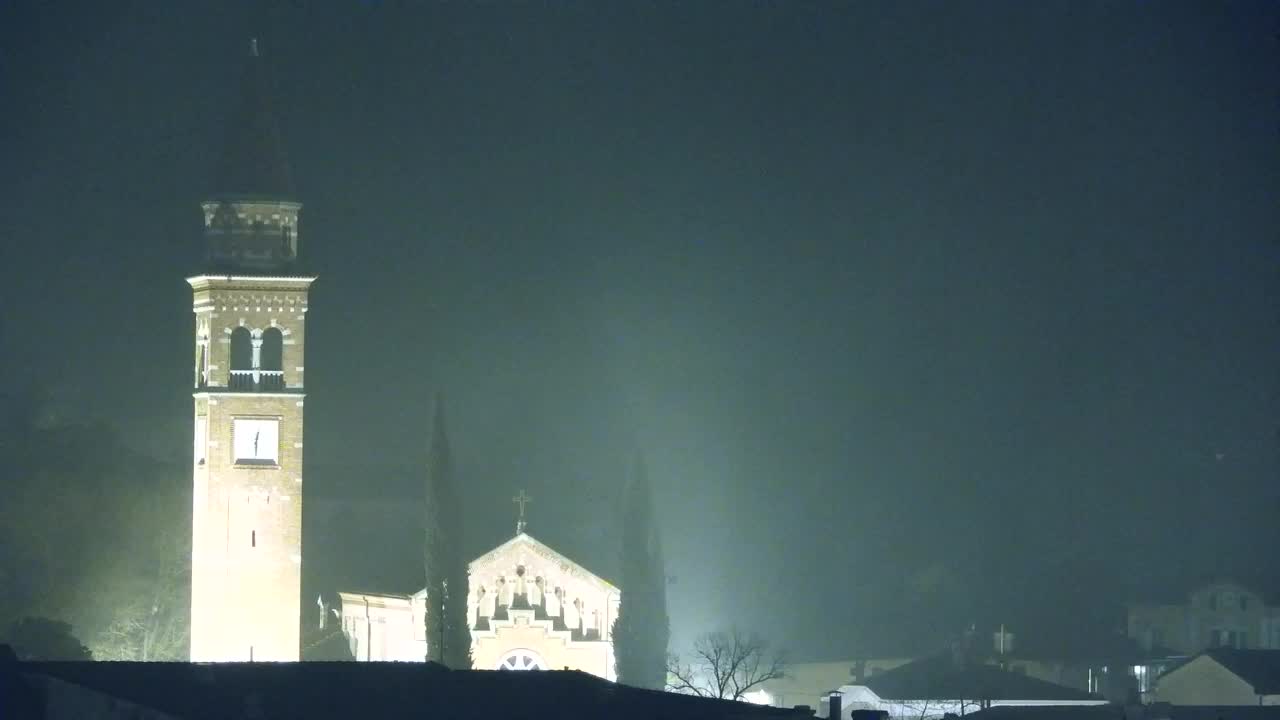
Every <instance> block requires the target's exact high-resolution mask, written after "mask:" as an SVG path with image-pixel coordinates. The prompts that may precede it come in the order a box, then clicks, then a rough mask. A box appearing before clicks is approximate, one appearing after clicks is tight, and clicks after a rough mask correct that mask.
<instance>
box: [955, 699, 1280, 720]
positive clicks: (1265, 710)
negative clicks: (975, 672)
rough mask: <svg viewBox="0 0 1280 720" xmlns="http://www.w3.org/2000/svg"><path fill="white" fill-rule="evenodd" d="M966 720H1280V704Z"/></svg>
mask: <svg viewBox="0 0 1280 720" xmlns="http://www.w3.org/2000/svg"><path fill="white" fill-rule="evenodd" d="M965 720H1280V705H1270V706H1262V707H1256V706H1255V707H1240V706H1230V707H1223V706H1218V705H1167V704H1164V703H1158V704H1154V705H1121V704H1111V705H1093V706H1090V707H1056V706H1040V707H1026V706H1024V707H993V708H991V709H989V710H980V711H978V712H977V713H975V714H973V715H969V716H966V717H965Z"/></svg>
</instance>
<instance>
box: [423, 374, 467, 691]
mask: <svg viewBox="0 0 1280 720" xmlns="http://www.w3.org/2000/svg"><path fill="white" fill-rule="evenodd" d="M432 425H433V426H432V436H431V447H430V449H429V450H428V457H427V482H426V484H427V487H426V508H425V511H426V512H425V514H426V517H425V523H424V526H425V530H426V532H425V537H424V539H423V566H424V568H423V569H424V570H425V571H426V578H427V611H426V617H425V619H424V621H425V623H426V634H427V659H428V660H431V661H434V662H438V663H443V664H445V665H447V666H448V667H450V668H453V669H470V668H471V629H470V628H469V627H468V625H467V592H468V578H467V561H466V559H465V557H464V556H463V552H462V542H461V535H462V522H461V517H462V511H461V508H460V507H459V506H458V505H459V503H458V495H457V492H456V491H455V490H454V486H453V457H452V454H451V452H450V449H449V437H448V433H447V431H446V429H445V422H444V403H443V402H442V401H441V399H440V398H439V397H437V398H436V411H435V419H434V421H433V423H432Z"/></svg>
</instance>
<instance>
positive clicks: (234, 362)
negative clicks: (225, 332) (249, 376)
mask: <svg viewBox="0 0 1280 720" xmlns="http://www.w3.org/2000/svg"><path fill="white" fill-rule="evenodd" d="M231 369H232V370H252V369H253V338H252V335H251V334H250V333H249V328H247V327H243V326H241V327H238V328H236V329H235V330H233V331H232V332H231Z"/></svg>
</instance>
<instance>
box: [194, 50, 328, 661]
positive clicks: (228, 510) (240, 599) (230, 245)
mask: <svg viewBox="0 0 1280 720" xmlns="http://www.w3.org/2000/svg"><path fill="white" fill-rule="evenodd" d="M241 90H242V96H241V98H240V106H239V109H238V113H237V114H236V115H234V116H233V118H232V126H231V128H230V133H229V135H228V139H227V145H226V151H225V155H224V156H223V159H222V162H221V164H220V165H219V167H218V172H217V175H216V181H215V184H214V189H213V192H212V193H211V194H210V195H209V197H208V198H207V199H206V200H205V201H204V202H203V203H202V206H203V208H204V236H205V242H206V249H207V254H206V260H205V268H204V272H203V273H201V274H199V275H195V276H193V277H189V278H187V282H188V283H190V285H191V289H192V291H193V293H194V305H193V308H194V311H195V319H196V322H195V330H196V333H195V348H194V349H195V357H194V366H195V367H194V373H193V375H194V378H193V385H194V393H193V397H194V399H195V423H194V430H195V452H194V458H193V474H194V485H195V487H194V493H193V503H192V505H193V507H192V522H191V525H192V538H191V660H192V661H195V662H226V661H248V660H275V661H281V660H297V659H298V655H299V627H300V610H301V608H300V595H301V590H302V573H301V571H302V478H303V475H302V450H303V444H302V437H303V436H302V427H303V426H302V417H303V400H304V399H305V392H304V390H303V387H304V384H303V373H304V369H303V368H304V363H303V352H304V348H305V342H304V341H305V338H306V327H305V326H306V323H305V320H306V313H307V291H308V289H309V288H310V286H311V283H312V281H314V280H315V277H313V276H310V275H306V274H304V273H302V272H301V271H300V269H299V267H298V214H299V212H300V211H301V209H302V205H301V204H300V203H298V202H297V200H296V197H295V194H294V189H293V183H292V179H291V176H290V173H289V166H288V163H287V162H286V160H285V155H284V151H283V146H282V144H281V142H280V135H279V130H278V129H277V127H276V124H275V120H274V118H273V116H272V113H271V109H270V100H271V89H270V87H269V83H268V82H267V75H266V71H265V68H264V67H263V66H262V59H261V58H260V57H259V56H258V48H257V42H256V41H253V42H252V43H251V47H250V53H249V58H248V61H247V65H246V68H245V72H244V77H243V85H242V88H241Z"/></svg>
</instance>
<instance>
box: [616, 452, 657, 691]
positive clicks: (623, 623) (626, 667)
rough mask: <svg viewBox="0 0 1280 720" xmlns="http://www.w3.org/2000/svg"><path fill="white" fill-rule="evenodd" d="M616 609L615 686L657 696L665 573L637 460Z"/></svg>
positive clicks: (626, 508)
mask: <svg viewBox="0 0 1280 720" xmlns="http://www.w3.org/2000/svg"><path fill="white" fill-rule="evenodd" d="M621 581H622V603H621V607H620V608H619V611H618V619H617V620H615V621H614V624H613V647H614V658H615V660H616V662H617V670H618V682H621V683H624V684H627V685H633V686H635V687H645V688H652V689H655V690H661V689H662V688H663V686H664V685H665V684H666V662H667V641H668V639H669V638H670V635H671V629H670V623H669V621H668V618H667V588H666V569H665V565H664V563H663V560H662V543H661V542H660V541H659V539H658V532H657V529H656V528H655V527H654V521H653V498H652V497H651V496H650V492H649V479H648V473H647V472H646V471H645V465H644V460H643V458H641V457H639V456H637V457H636V464H635V470H634V471H633V473H632V476H631V480H630V482H628V483H627V488H626V490H625V492H624V493H623V500H622V577H621Z"/></svg>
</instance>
